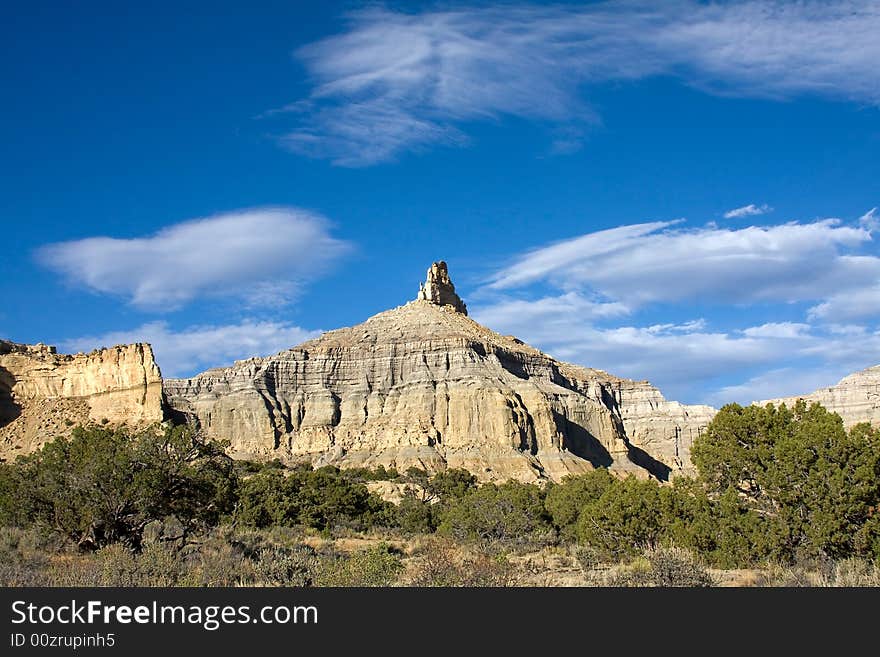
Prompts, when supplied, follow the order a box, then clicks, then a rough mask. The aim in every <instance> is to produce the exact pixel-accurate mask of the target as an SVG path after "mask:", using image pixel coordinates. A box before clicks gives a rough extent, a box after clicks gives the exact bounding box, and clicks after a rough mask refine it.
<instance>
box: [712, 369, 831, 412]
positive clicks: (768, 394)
mask: <svg viewBox="0 0 880 657" xmlns="http://www.w3.org/2000/svg"><path fill="white" fill-rule="evenodd" d="M848 373H849V372H848V371H846V370H844V369H841V368H829V367H827V366H825V367H821V368H818V369H807V370H804V369H797V368H793V367H782V368H778V369H772V370H769V371H766V372H762V373H761V374H759V375H757V376H753V377H751V378H749V379H748V380H746V381H745V382H743V383H740V384H737V385H731V386H724V387H722V388H719V389H718V390H716V391H715V392H713V393H711V394H710V395H709V396H708V397H707V399H706V401H707V402H708V403H710V404H712V405H713V406H723V405H724V404H729V403H733V402H735V403H737V404H743V405H745V404H750V403H752V402H754V401H762V400H765V399H779V398H781V397H795V396H797V395H806V394H809V393H811V392H813V391H814V390H818V389H819V388H824V387H826V386H830V385H833V384H835V383H837V382H838V381H839V380H840V379H841V378H843V377H844V376H845V375H846V374H848Z"/></svg>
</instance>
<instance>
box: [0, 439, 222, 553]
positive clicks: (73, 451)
mask: <svg viewBox="0 0 880 657" xmlns="http://www.w3.org/2000/svg"><path fill="white" fill-rule="evenodd" d="M3 471H4V472H3V474H2V475H0V480H2V483H0V519H2V520H5V521H6V522H10V521H11V522H13V523H14V524H19V525H22V524H29V523H35V524H37V525H41V526H44V527H48V528H50V529H52V530H53V531H57V532H59V533H61V534H63V535H65V536H67V537H69V538H70V539H71V540H73V541H74V542H76V544H77V545H79V547H80V548H82V549H84V550H97V549H100V548H102V547H104V546H106V545H109V544H111V543H114V542H117V541H120V542H123V543H125V544H126V545H127V546H129V547H130V548H133V549H139V548H140V545H141V541H142V535H143V529H144V527H145V526H146V525H147V524H148V523H149V522H150V521H151V520H154V519H160V518H164V517H166V516H175V517H177V518H178V519H179V520H180V521H181V522H182V523H183V524H184V526H185V527H186V529H187V530H192V529H195V528H197V527H204V526H208V525H212V524H216V523H217V522H219V520H220V519H221V518H222V517H223V516H224V515H225V514H226V513H228V512H230V511H231V510H232V508H233V503H234V499H235V478H234V475H233V471H232V461H231V459H229V458H228V457H227V456H226V455H225V454H224V453H223V446H222V445H220V444H218V443H214V442H211V441H207V440H204V439H203V438H202V437H201V436H199V435H198V434H197V433H195V432H193V431H192V430H190V429H189V428H186V427H176V428H167V429H165V430H164V431H163V432H161V433H157V432H154V431H149V432H146V433H143V434H137V435H131V434H129V433H127V432H125V431H123V430H120V429H108V428H102V427H93V428H89V429H83V428H77V429H75V430H74V431H73V434H72V436H71V438H70V439H67V438H59V439H57V440H55V441H53V442H50V443H48V444H46V445H45V446H44V447H43V448H42V449H40V450H39V451H37V452H35V453H33V454H30V455H28V456H24V457H19V459H18V460H16V462H15V463H14V464H11V465H7V466H4V468H3ZM15 507H18V510H17V511H11V510H10V509H14V508H15Z"/></svg>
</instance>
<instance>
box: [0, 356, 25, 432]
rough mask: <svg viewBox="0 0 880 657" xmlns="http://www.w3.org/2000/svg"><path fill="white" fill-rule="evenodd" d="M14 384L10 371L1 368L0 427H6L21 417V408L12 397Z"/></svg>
mask: <svg viewBox="0 0 880 657" xmlns="http://www.w3.org/2000/svg"><path fill="white" fill-rule="evenodd" d="M13 383H14V379H13V378H12V375H11V374H10V373H9V371H8V370H6V369H5V368H3V367H0V427H5V426H6V425H7V424H9V423H10V422H12V421H13V420H15V419H16V418H17V417H18V416H20V415H21V406H19V405H18V404H16V403H15V400H14V399H13V397H12V385H13Z"/></svg>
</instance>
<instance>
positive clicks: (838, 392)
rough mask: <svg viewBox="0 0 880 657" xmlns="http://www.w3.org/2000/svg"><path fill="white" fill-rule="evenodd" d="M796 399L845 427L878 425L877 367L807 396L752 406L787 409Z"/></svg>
mask: <svg viewBox="0 0 880 657" xmlns="http://www.w3.org/2000/svg"><path fill="white" fill-rule="evenodd" d="M798 399H803V400H805V401H806V402H808V403H809V402H819V403H820V404H822V405H823V406H824V407H825V408H827V409H828V410H829V411H834V412H835V413H838V414H839V415H840V417H841V418H843V423H844V424H845V425H846V426H847V427H851V426H853V425H854V424H858V423H859V422H870V423H871V424H874V425H877V424H880V365H875V366H874V367H869V368H868V369H866V370H862V371H861V372H855V373H853V374H850V375H849V376H846V377H844V378H843V379H841V380H840V381H839V382H838V383H837V384H836V385H833V386H831V387H829V388H821V389H820V390H816V391H815V392H812V393H810V394H808V395H803V396H801V397H783V398H779V399H766V400H764V401H757V402H753V403H754V404H758V405H760V406H764V405H766V404H774V405H776V406H779V405H780V404H786V405H787V406H789V407H791V406H792V405H794V404H795V403H796V402H797V400H798Z"/></svg>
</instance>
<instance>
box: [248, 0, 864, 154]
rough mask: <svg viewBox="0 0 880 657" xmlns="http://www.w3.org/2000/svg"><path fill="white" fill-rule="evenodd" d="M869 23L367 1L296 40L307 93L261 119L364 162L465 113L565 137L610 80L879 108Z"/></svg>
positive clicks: (309, 146)
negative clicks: (278, 121) (660, 78)
mask: <svg viewBox="0 0 880 657" xmlns="http://www.w3.org/2000/svg"><path fill="white" fill-rule="evenodd" d="M878 32H880V7H878V5H877V3H876V2H874V0H840V1H837V2H818V1H808V2H796V3H795V2H785V1H781V0H778V1H769V2H768V1H757V0H755V1H748V2H729V3H703V2H698V1H697V0H674V1H672V2H664V3H654V2H646V1H626V0H624V1H620V2H599V3H592V4H585V5H580V6H577V5H575V6H571V5H568V6H549V7H548V6H541V5H529V4H524V5H517V6H510V5H508V4H505V5H500V6H494V7H493V6H483V7H476V8H462V9H453V10H447V11H423V12H419V13H409V12H402V11H391V10H387V9H380V8H372V9H368V10H364V11H359V12H355V13H353V14H351V15H350V16H349V25H348V29H347V31H345V32H343V33H341V34H339V35H336V36H332V37H329V38H326V39H323V40H321V41H318V42H315V43H312V44H310V45H307V46H305V47H303V48H301V49H299V50H298V51H297V52H296V56H297V57H298V59H299V60H300V61H301V62H302V63H303V64H304V65H305V67H306V69H307V71H308V73H309V74H310V76H311V79H312V82H313V88H312V91H311V93H310V95H309V97H308V98H307V99H305V100H302V101H299V102H295V103H291V104H290V105H288V106H287V107H285V108H281V109H280V110H270V111H269V112H265V113H264V114H263V115H262V116H264V117H265V116H272V115H274V116H276V117H277V116H279V115H282V114H288V115H290V116H293V117H294V120H295V123H296V125H295V127H294V129H293V130H290V131H289V132H287V134H285V135H284V136H283V137H282V138H281V142H282V143H283V144H284V145H286V146H287V147H288V148H290V149H292V150H294V151H297V152H301V153H305V154H307V155H311V156H315V157H325V158H329V159H331V160H332V161H333V162H334V163H336V164H339V165H343V166H366V165H370V164H375V163H377V162H383V161H387V160H393V159H394V158H396V157H397V156H399V155H400V154H401V153H404V152H406V151H409V150H412V149H414V148H420V147H424V146H426V145H429V144H438V143H464V142H465V141H466V137H465V135H464V134H463V132H462V125H463V124H464V123H466V122H468V121H485V120H495V119H498V118H499V117H503V116H515V117H520V118H525V119H528V120H535V121H541V122H545V123H548V124H550V125H553V126H556V128H557V129H558V128H562V131H563V132H565V133H567V134H569V135H572V134H574V135H578V134H579V133H582V132H583V127H584V126H586V125H589V124H590V123H595V122H596V121H597V115H596V113H595V112H594V110H593V109H592V108H591V107H590V105H589V102H588V98H587V97H586V95H585V90H586V89H587V88H588V86H589V85H590V84H594V83H601V82H607V81H612V80H616V81H619V80H638V79H643V78H647V77H650V76H657V75H665V76H670V77H674V78H677V79H679V80H681V81H682V82H683V83H685V84H688V85H691V86H693V87H696V88H699V89H702V90H704V91H707V92H709V93H714V94H720V95H736V96H749V97H759V98H769V99H786V98H790V97H793V96H799V95H812V96H819V97H825V98H832V99H843V100H852V101H855V102H858V103H863V104H869V105H878V104H880V67H878V66H877V62H878V61H880V41H878V39H877V38H876V37H877V33H878ZM536 98H539V99H540V102H535V99H536ZM579 139H580V138H579V137H577V138H574V139H572V138H571V137H567V138H566V139H564V140H563V141H562V142H559V140H557V144H554V147H553V150H554V151H557V152H570V151H572V150H577V142H578V141H579Z"/></svg>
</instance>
